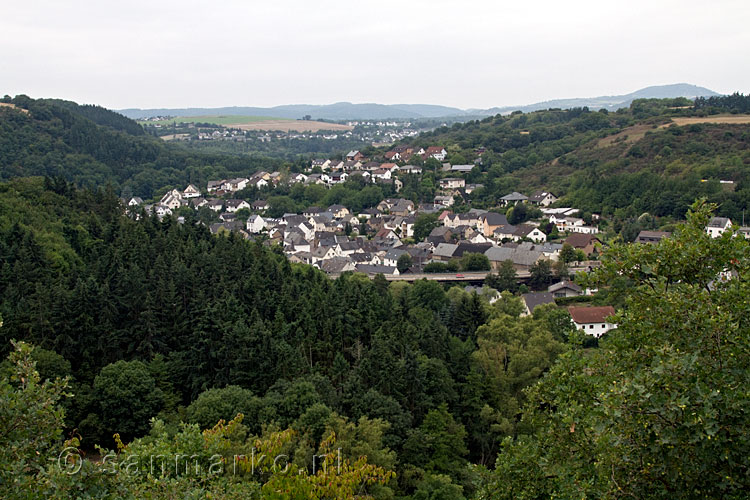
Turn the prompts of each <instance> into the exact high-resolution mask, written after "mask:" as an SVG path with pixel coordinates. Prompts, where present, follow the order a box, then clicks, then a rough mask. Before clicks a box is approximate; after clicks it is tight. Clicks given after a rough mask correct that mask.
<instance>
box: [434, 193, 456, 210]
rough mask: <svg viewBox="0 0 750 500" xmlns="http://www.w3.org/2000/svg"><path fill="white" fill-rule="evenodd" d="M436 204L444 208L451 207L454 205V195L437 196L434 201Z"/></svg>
mask: <svg viewBox="0 0 750 500" xmlns="http://www.w3.org/2000/svg"><path fill="white" fill-rule="evenodd" d="M433 201H434V202H435V205H442V206H444V207H450V206H451V205H453V203H454V201H453V195H448V196H440V195H438V196H435V199H434V200H433Z"/></svg>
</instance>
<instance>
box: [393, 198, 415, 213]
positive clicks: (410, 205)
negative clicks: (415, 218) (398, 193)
mask: <svg viewBox="0 0 750 500" xmlns="http://www.w3.org/2000/svg"><path fill="white" fill-rule="evenodd" d="M413 212H414V202H413V201H411V200H404V199H401V200H399V202H398V203H396V204H395V205H394V206H392V207H391V213H392V214H394V215H401V216H403V217H406V216H407V215H409V214H411V213H413Z"/></svg>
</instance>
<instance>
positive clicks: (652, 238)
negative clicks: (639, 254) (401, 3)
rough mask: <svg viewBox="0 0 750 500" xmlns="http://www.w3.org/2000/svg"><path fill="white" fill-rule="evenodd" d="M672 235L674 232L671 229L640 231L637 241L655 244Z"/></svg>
mask: <svg viewBox="0 0 750 500" xmlns="http://www.w3.org/2000/svg"><path fill="white" fill-rule="evenodd" d="M670 236H672V233H670V232H669V231H641V232H640V233H638V236H637V237H636V239H635V242H636V243H645V244H652V245H655V244H657V243H659V242H660V241H661V240H662V239H664V238H669V237H670Z"/></svg>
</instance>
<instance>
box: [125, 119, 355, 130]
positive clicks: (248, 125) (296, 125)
mask: <svg viewBox="0 0 750 500" xmlns="http://www.w3.org/2000/svg"><path fill="white" fill-rule="evenodd" d="M173 122H177V123H212V124H215V125H222V126H224V127H232V128H239V129H242V130H281V131H285V132H288V131H294V132H318V131H320V130H351V129H352V128H353V127H350V126H349V125H340V124H337V123H325V122H317V121H306V120H292V119H287V118H271V117H268V116H234V115H222V116H178V117H175V118H170V119H169V120H159V121H139V123H141V124H151V125H153V124H159V125H169V124H171V123H173Z"/></svg>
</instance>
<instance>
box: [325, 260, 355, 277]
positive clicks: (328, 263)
mask: <svg viewBox="0 0 750 500" xmlns="http://www.w3.org/2000/svg"><path fill="white" fill-rule="evenodd" d="M319 266H320V269H321V270H322V271H323V272H325V273H328V274H339V273H343V272H346V271H354V270H355V269H356V268H355V265H354V262H352V259H350V258H349V257H333V258H331V259H328V260H324V261H322V262H320V263H319Z"/></svg>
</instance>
